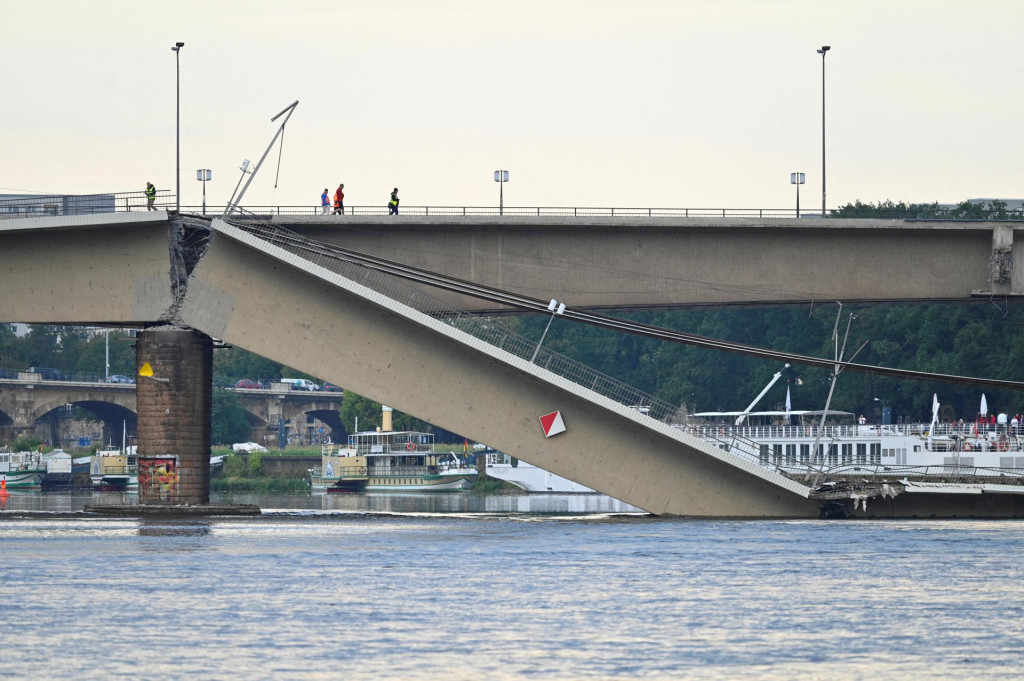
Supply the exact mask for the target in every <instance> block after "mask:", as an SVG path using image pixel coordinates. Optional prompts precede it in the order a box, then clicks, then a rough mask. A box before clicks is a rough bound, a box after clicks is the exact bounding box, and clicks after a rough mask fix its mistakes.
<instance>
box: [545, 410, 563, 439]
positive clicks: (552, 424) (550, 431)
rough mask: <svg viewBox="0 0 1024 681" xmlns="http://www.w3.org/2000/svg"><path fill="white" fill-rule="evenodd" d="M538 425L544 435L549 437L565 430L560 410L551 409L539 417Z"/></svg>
mask: <svg viewBox="0 0 1024 681" xmlns="http://www.w3.org/2000/svg"><path fill="white" fill-rule="evenodd" d="M540 427H541V428H543V429H544V437H551V436H552V435H558V434H559V433H564V432H565V421H563V420H562V412H560V411H553V412H551V413H550V414H544V416H541V417H540Z"/></svg>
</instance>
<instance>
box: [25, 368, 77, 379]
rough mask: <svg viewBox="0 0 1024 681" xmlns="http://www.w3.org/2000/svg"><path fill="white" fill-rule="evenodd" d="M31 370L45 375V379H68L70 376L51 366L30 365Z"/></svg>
mask: <svg viewBox="0 0 1024 681" xmlns="http://www.w3.org/2000/svg"><path fill="white" fill-rule="evenodd" d="M29 372H30V373H33V374H39V375H41V376H42V377H43V380H44V381H66V380H68V377H67V376H66V375H65V374H64V373H62V372H60V371H57V370H56V369H51V368H49V367H29Z"/></svg>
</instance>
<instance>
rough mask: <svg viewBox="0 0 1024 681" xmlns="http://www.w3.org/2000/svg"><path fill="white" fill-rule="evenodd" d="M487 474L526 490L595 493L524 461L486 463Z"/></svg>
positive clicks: (584, 486)
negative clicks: (514, 463) (513, 463)
mask: <svg viewBox="0 0 1024 681" xmlns="http://www.w3.org/2000/svg"><path fill="white" fill-rule="evenodd" d="M487 475H489V476H491V477H492V478H497V479H498V480H504V481H505V482H507V483H510V484H512V485H515V486H516V487H518V488H520V489H523V490H526V491H527V492H552V493H554V492H557V493H563V494H595V492H594V490H592V489H590V488H589V487H587V486H586V485H581V484H579V483H578V482H573V481H572V480H567V479H566V478H563V477H562V476H560V475H555V474H554V473H549V472H548V471H546V470H544V469H543V468H537V467H536V466H533V465H531V464H528V463H526V462H525V461H519V462H518V463H517V465H515V466H513V465H512V464H510V463H495V464H491V463H488V464H487Z"/></svg>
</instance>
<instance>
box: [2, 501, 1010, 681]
mask: <svg viewBox="0 0 1024 681" xmlns="http://www.w3.org/2000/svg"><path fill="white" fill-rule="evenodd" d="M102 500H105V501H111V502H117V501H118V499H116V498H115V499H112V498H110V497H109V496H107V497H103V498H102ZM97 501H98V498H97V497H95V496H91V497H87V498H81V497H77V496H74V495H40V494H35V495H31V494H16V495H14V496H12V497H11V499H9V500H8V503H7V510H6V511H5V512H3V513H0V575H2V580H0V625H2V628H0V631H2V632H3V645H2V646H0V674H2V676H3V677H4V679H161V680H167V679H244V680H246V681H252V680H254V679H300V680H301V679H335V678H345V679H431V680H436V679H511V678H523V677H525V678H534V679H613V678H616V679H617V678H624V679H634V678H643V679H679V678H688V679H793V678H803V679H830V680H831V679H878V678H901V679H904V678H905V679H999V678H1006V679H1009V678H1021V676H1022V675H1024V634H1022V633H1021V625H1022V623H1024V588H1022V586H1024V566H1022V559H1021V556H1022V555H1024V522H1017V521H985V522H970V521H941V522H924V521H916V522H899V521H888V522H866V521H788V522H784V521H775V522H761V521H694V520H670V519H658V518H652V517H650V516H647V515H645V514H643V513H640V512H638V511H636V510H635V509H632V508H631V507H628V506H625V505H624V504H621V503H620V502H617V501H614V500H611V499H608V498H607V497H602V496H599V495H582V496H572V495H532V496H525V495H523V496H484V497H480V496H474V495H471V494H454V495H383V494H381V495H369V494H367V495H339V496H333V495H332V496H309V495H304V496H302V495H300V496H276V497H270V496H263V497H252V496H248V495H237V496H234V497H230V498H227V497H219V498H216V499H215V501H231V502H240V503H241V502H245V503H259V504H260V505H261V506H262V507H263V508H264V509H265V514H264V515H263V516H261V517H258V518H220V519H216V518H215V519H201V520H197V519H189V520H134V519H123V518H117V519H110V518H96V517H89V516H85V515H83V514H81V513H76V512H74V511H75V509H76V508H80V507H81V504H83V503H86V502H88V503H97ZM26 511H29V512H26Z"/></svg>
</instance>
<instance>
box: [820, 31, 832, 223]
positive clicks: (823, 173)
mask: <svg viewBox="0 0 1024 681" xmlns="http://www.w3.org/2000/svg"><path fill="white" fill-rule="evenodd" d="M831 49H832V47H831V46H829V45H822V46H821V49H820V50H818V54H820V55H821V217H825V53H826V52H828V51H829V50H831Z"/></svg>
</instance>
